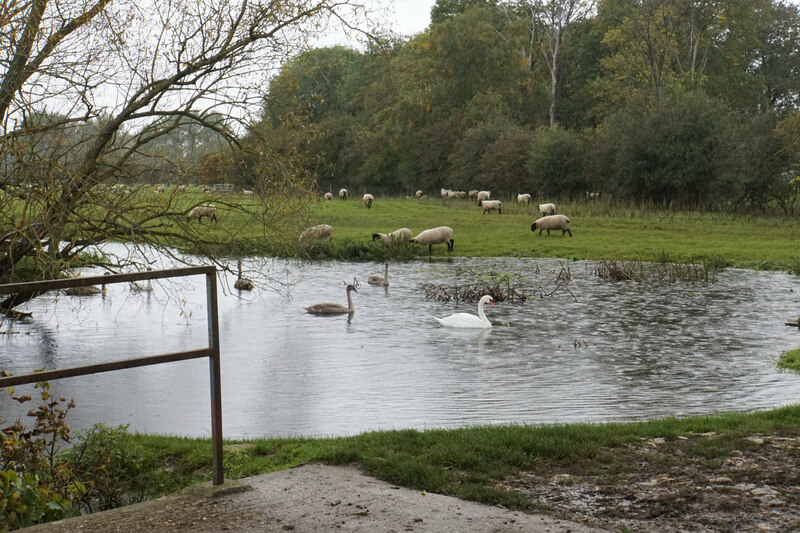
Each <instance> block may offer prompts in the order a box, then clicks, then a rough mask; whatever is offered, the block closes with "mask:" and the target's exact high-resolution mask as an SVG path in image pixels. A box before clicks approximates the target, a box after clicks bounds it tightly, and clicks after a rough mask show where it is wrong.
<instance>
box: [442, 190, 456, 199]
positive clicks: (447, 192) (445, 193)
mask: <svg viewBox="0 0 800 533" xmlns="http://www.w3.org/2000/svg"><path fill="white" fill-rule="evenodd" d="M451 192H453V191H451V190H450V189H441V190H440V191H439V193H440V194H441V195H442V198H447V197H448V195H449V194H450V193H451Z"/></svg>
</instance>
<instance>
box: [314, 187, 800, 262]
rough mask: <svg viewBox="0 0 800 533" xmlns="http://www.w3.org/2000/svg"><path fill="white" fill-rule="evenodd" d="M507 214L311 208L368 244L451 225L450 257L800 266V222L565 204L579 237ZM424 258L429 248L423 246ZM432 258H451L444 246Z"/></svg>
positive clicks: (510, 209) (380, 202)
mask: <svg viewBox="0 0 800 533" xmlns="http://www.w3.org/2000/svg"><path fill="white" fill-rule="evenodd" d="M504 206H505V207H504V209H503V214H502V215H497V214H496V213H495V214H492V215H489V214H486V215H484V214H482V212H481V209H480V208H478V207H477V206H476V205H475V204H474V202H472V201H467V200H455V201H453V200H450V201H447V202H445V201H442V200H439V199H425V200H416V199H414V200H406V199H389V198H378V199H376V201H375V204H374V205H373V207H372V209H366V208H365V207H364V205H363V204H362V203H361V202H360V201H359V200H349V201H346V202H343V201H339V200H333V201H330V202H323V203H321V204H319V205H318V206H317V207H316V208H313V209H312V211H311V217H312V220H313V223H325V224H330V225H331V226H333V228H334V239H354V240H361V241H366V240H369V239H370V235H371V234H372V233H373V232H376V231H380V232H384V233H385V232H389V231H394V230H395V229H398V228H401V227H407V228H409V229H411V230H412V232H414V234H416V233H419V232H420V231H422V230H423V229H427V228H430V227H435V226H450V227H452V228H453V232H454V240H455V249H454V251H453V253H452V255H456V256H471V257H492V256H511V257H515V256H519V257H561V258H566V259H615V260H642V261H655V260H659V259H660V258H662V257H665V256H667V257H669V258H670V259H671V260H673V261H687V260H695V261H714V262H719V261H722V262H724V263H727V264H729V265H730V266H736V267H743V268H751V269H770V270H792V268H793V267H795V266H796V265H797V263H798V259H797V257H798V254H800V252H799V251H798V249H797V245H796V243H797V242H798V239H800V219H798V218H797V217H779V216H744V215H730V214H720V213H696V212H690V213H672V212H667V211H653V210H651V209H648V208H642V209H636V208H634V207H631V206H626V207H615V206H613V205H603V206H602V207H597V206H596V205H592V204H588V203H584V202H579V203H574V204H564V205H560V206H559V208H558V212H559V213H566V214H568V215H569V216H570V220H571V224H570V226H571V229H572V232H573V235H574V237H573V238H570V237H569V236H567V235H565V236H564V237H562V236H561V235H560V233H561V232H560V231H555V232H551V235H550V236H549V237H548V236H547V235H546V233H543V234H542V235H541V236H540V235H539V234H538V232H536V233H532V232H531V231H530V226H531V223H532V222H533V221H534V220H535V219H536V218H538V216H539V215H538V212H537V211H536V207H535V206H530V207H521V206H518V205H517V204H516V203H514V202H510V201H506V202H504ZM418 253H419V255H427V249H424V248H423V247H421V246H420V247H419V249H418ZM433 253H434V255H437V256H443V255H447V251H446V248H445V246H444V245H439V246H434V251H433Z"/></svg>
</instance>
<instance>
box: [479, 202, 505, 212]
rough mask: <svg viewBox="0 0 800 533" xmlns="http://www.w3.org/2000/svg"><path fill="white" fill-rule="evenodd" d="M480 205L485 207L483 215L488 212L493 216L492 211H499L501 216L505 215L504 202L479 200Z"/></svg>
mask: <svg viewBox="0 0 800 533" xmlns="http://www.w3.org/2000/svg"><path fill="white" fill-rule="evenodd" d="M478 205H479V206H481V207H483V214H484V215H485V214H486V213H487V212H488V213H489V214H490V215H491V214H492V211H497V213H498V214H499V215H502V214H503V202H501V201H500V200H478Z"/></svg>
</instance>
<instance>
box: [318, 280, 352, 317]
mask: <svg viewBox="0 0 800 533" xmlns="http://www.w3.org/2000/svg"><path fill="white" fill-rule="evenodd" d="M353 291H356V292H358V291H357V290H356V288H355V287H354V286H352V285H348V286H347V307H345V306H343V305H342V304H336V303H331V302H324V303H321V304H314V305H311V306H308V307H306V311H308V312H309V313H311V314H312V315H344V314H347V313H353V312H355V308H354V307H353V295H352V294H351V293H352V292H353Z"/></svg>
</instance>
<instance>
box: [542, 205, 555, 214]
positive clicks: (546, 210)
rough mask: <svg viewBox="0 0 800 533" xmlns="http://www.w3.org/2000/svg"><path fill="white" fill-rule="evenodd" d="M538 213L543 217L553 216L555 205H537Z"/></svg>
mask: <svg viewBox="0 0 800 533" xmlns="http://www.w3.org/2000/svg"><path fill="white" fill-rule="evenodd" d="M539 212H540V213H541V214H543V215H555V214H556V204H539Z"/></svg>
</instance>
